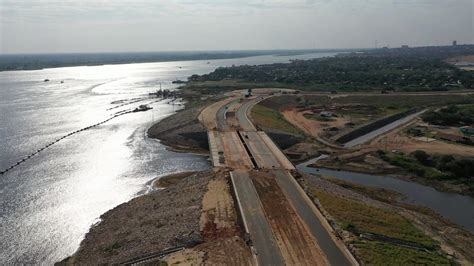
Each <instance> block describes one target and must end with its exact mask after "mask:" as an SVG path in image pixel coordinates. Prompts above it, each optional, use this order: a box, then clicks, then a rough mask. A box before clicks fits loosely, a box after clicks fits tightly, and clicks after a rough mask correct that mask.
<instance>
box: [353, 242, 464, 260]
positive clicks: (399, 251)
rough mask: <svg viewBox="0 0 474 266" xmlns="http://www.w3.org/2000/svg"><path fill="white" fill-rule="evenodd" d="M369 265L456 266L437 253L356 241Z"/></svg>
mask: <svg viewBox="0 0 474 266" xmlns="http://www.w3.org/2000/svg"><path fill="white" fill-rule="evenodd" d="M354 246H355V248H356V249H357V252H358V254H359V256H360V257H361V258H362V259H363V260H364V262H365V263H366V264H367V265H455V263H454V262H453V261H451V260H449V259H447V258H446V257H443V256H441V255H439V254H438V253H437V252H431V251H419V250H413V249H409V248H405V247H400V246H395V245H391V244H387V243H383V242H378V241H355V243H354Z"/></svg>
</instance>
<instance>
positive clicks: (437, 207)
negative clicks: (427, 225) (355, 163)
mask: <svg viewBox="0 0 474 266" xmlns="http://www.w3.org/2000/svg"><path fill="white" fill-rule="evenodd" d="M323 157H324V156H323ZM323 157H319V158H316V159H312V160H309V161H307V162H305V163H301V164H299V165H297V167H296V168H297V169H298V170H299V171H301V172H304V173H309V174H317V175H323V176H331V177H335V178H337V179H342V180H347V181H350V182H353V183H357V184H362V185H366V186H371V187H378V188H385V189H390V190H393V191H396V192H399V193H401V194H403V195H405V196H406V199H404V201H406V202H407V203H410V204H416V205H420V206H424V207H428V208H430V209H432V210H434V211H435V212H437V213H438V214H441V215H442V216H444V218H447V219H448V220H450V221H452V222H454V223H456V224H458V225H460V226H461V227H464V228H465V229H467V230H469V231H470V232H472V233H474V198H472V197H469V196H463V195H459V194H455V193H448V192H440V191H437V190H436V189H434V188H432V187H428V186H424V185H420V184H417V183H413V182H408V181H404V180H400V179H397V178H393V177H389V176H377V175H368V174H362V173H354V172H348V171H336V170H330V169H324V168H313V167H308V165H310V164H313V163H314V162H316V161H317V160H318V159H321V158H323Z"/></svg>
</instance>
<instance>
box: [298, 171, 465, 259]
mask: <svg viewBox="0 0 474 266" xmlns="http://www.w3.org/2000/svg"><path fill="white" fill-rule="evenodd" d="M299 182H300V184H301V185H302V186H303V187H304V188H305V190H306V192H307V193H308V195H310V197H311V198H312V199H313V200H314V202H315V204H316V205H317V206H318V208H319V209H320V210H321V211H322V213H323V214H324V215H325V217H326V219H328V221H329V222H330V224H331V225H332V226H333V228H334V229H335V231H336V232H337V234H338V235H339V236H340V237H341V238H342V239H344V241H345V242H346V244H347V245H348V246H349V247H350V248H351V250H352V251H353V252H354V253H355V254H356V255H357V257H359V258H360V259H361V260H362V261H363V262H364V263H368V264H380V263H382V264H384V263H388V262H393V263H395V262H396V263H397V264H406V263H409V264H410V263H422V264H424V263H428V264H440V263H441V264H445V263H448V264H450V263H453V262H454V261H456V263H459V264H461V265H470V263H472V261H474V256H473V254H472V253H471V252H470V249H471V243H472V241H474V235H473V234H471V233H469V232H467V231H466V230H464V229H461V228H459V227H457V226H456V225H454V224H453V223H451V222H449V221H446V220H445V219H444V218H442V217H441V216H439V215H437V214H435V213H433V212H430V211H428V210H422V209H420V208H419V207H418V206H414V205H408V204H400V202H399V199H401V198H403V196H402V195H400V194H399V193H396V192H393V191H390V190H386V189H377V188H373V187H367V186H362V185H359V184H354V183H351V182H346V181H344V182H341V181H338V180H335V179H331V178H329V179H328V178H324V177H323V176H316V175H309V174H303V175H302V178H301V179H300V180H299Z"/></svg>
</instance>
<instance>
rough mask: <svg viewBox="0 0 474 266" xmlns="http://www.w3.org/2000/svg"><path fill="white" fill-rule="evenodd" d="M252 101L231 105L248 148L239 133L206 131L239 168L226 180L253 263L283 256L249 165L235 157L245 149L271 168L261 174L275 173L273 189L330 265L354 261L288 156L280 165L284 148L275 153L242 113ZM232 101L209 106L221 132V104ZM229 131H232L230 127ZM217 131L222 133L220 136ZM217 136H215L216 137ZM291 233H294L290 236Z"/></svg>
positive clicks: (278, 262) (271, 261) (223, 122)
mask: <svg viewBox="0 0 474 266" xmlns="http://www.w3.org/2000/svg"><path fill="white" fill-rule="evenodd" d="M255 101H256V100H255V99H254V100H248V99H247V100H246V101H245V102H244V103H243V104H242V106H241V107H240V108H239V109H238V110H237V111H236V117H237V120H238V122H239V127H240V128H241V129H242V131H240V133H241V136H242V139H243V140H244V142H245V144H246V145H245V146H247V148H248V151H249V152H250V154H248V153H247V150H245V149H244V150H242V147H243V144H242V142H241V141H240V139H237V138H235V136H234V137H232V135H219V136H216V135H212V136H211V137H218V138H219V141H221V143H222V145H223V146H224V147H225V148H224V150H225V152H224V154H223V156H225V158H226V160H225V164H226V166H227V167H232V168H234V169H239V170H235V171H232V172H231V179H232V184H233V187H234V191H235V194H236V197H237V203H238V205H239V208H240V212H241V214H242V218H243V221H244V224H245V227H246V230H247V231H248V233H249V234H250V236H251V239H252V242H253V246H254V247H255V249H256V258H257V261H258V263H259V264H260V265H284V264H285V259H284V257H283V255H284V254H283V253H282V251H281V250H280V248H281V247H279V246H278V244H277V243H278V242H277V241H276V239H275V234H274V232H273V231H272V227H271V225H270V221H269V220H268V215H266V214H265V212H264V210H263V207H262V202H261V200H260V198H259V196H258V194H257V191H256V189H255V186H254V184H253V183H252V180H251V179H250V177H249V170H250V169H248V166H246V164H248V163H245V164H242V163H239V162H238V158H237V157H239V154H241V153H244V154H245V155H246V156H244V157H243V158H241V160H244V161H247V159H244V158H249V155H251V156H252V157H253V158H254V159H255V162H256V163H257V166H258V167H259V168H265V169H271V171H270V172H266V174H268V175H270V176H271V177H272V178H275V179H276V182H277V184H278V186H279V187H280V188H281V190H280V189H278V190H279V191H280V192H279V193H283V194H284V197H286V199H287V200H288V202H289V203H291V206H293V207H292V208H293V209H294V212H292V213H293V214H292V215H295V213H296V215H298V216H299V217H300V219H301V220H302V221H303V223H304V224H305V225H306V226H307V228H308V230H309V233H310V234H311V237H312V238H314V240H315V242H316V243H318V246H319V248H320V249H321V250H322V252H323V253H324V254H325V256H326V257H327V259H328V261H329V263H330V264H331V265H351V264H357V262H356V261H355V260H352V259H353V258H352V256H351V255H350V253H348V251H347V249H346V248H345V247H344V245H343V244H341V243H340V242H336V241H335V240H334V239H333V238H332V237H331V234H332V232H331V229H330V227H329V225H328V224H327V222H326V221H325V219H324V217H322V215H321V214H320V213H319V211H318V210H317V209H316V207H315V206H314V205H313V203H312V202H311V200H310V199H309V198H308V196H307V195H306V194H305V192H304V191H303V190H302V189H301V187H299V184H298V183H297V182H296V180H295V179H294V177H293V176H292V175H291V174H290V173H289V172H288V171H287V169H292V167H293V166H292V164H291V162H288V163H283V165H282V162H284V159H286V157H285V156H284V154H282V153H281V151H280V150H279V149H278V147H276V146H275V145H271V144H274V143H269V142H271V140H270V139H269V138H268V139H266V140H264V139H263V138H262V135H261V134H264V133H263V132H257V130H256V128H255V126H254V125H253V124H252V122H251V121H250V119H249V118H248V116H247V113H248V112H249V110H250V108H251V107H252V106H253V105H254V104H255ZM232 104H236V102H235V101H234V102H233V103H227V104H225V105H223V106H222V107H221V108H219V109H218V110H216V111H214V117H215V119H216V124H217V127H218V129H219V130H220V131H221V132H222V131H225V130H227V132H222V133H221V134H229V133H232V132H230V131H229V130H230V129H231V127H230V126H229V125H228V123H227V121H226V117H225V113H226V109H227V108H229V107H230V106H231V105H232ZM226 107H227V108H226ZM233 133H234V134H235V131H234V132H233ZM260 133H261V134H260ZM222 136H224V138H223V137H222ZM219 141H216V143H217V142H219ZM235 142H239V145H241V146H242V147H241V148H239V149H234V148H235V145H236V144H237V143H235ZM231 148H232V149H231ZM279 156H280V157H281V156H283V157H284V158H280V157H279ZM286 160H287V159H286ZM287 164H289V166H287ZM244 167H245V168H244ZM288 167H290V168H288ZM275 191H276V190H275ZM275 191H273V192H275ZM269 192H270V191H269ZM281 211H282V212H283V213H278V214H277V215H285V212H284V211H283V210H281ZM273 214H275V213H273ZM288 215H290V214H288ZM278 227H281V228H284V227H285V225H284V224H278ZM301 233H302V232H300V231H299V230H292V232H291V234H296V235H297V234H301ZM291 234H290V235H291ZM294 239H299V238H297V237H296V238H294ZM285 243H286V245H289V246H290V247H293V246H294V247H297V246H298V245H297V243H293V240H289V241H287V242H285ZM299 248H301V247H299ZM282 254H283V255H282ZM285 258H286V257H285ZM286 259H288V258H286Z"/></svg>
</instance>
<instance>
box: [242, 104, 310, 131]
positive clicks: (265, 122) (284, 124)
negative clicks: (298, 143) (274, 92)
mask: <svg viewBox="0 0 474 266" xmlns="http://www.w3.org/2000/svg"><path fill="white" fill-rule="evenodd" d="M251 116H252V119H253V120H255V122H256V123H257V125H260V126H263V127H268V128H273V129H277V130H281V131H284V132H288V133H291V134H297V135H303V133H302V132H301V131H300V130H299V129H298V128H296V127H295V126H293V125H292V124H291V123H290V122H288V121H287V120H286V119H285V118H284V117H283V115H282V114H281V113H280V112H278V111H276V110H274V109H271V108H268V107H265V106H262V105H260V104H257V105H255V106H254V107H253V108H252V113H251Z"/></svg>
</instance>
